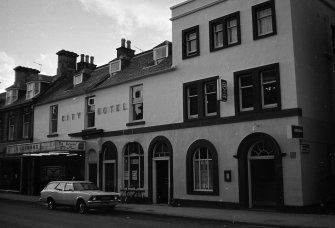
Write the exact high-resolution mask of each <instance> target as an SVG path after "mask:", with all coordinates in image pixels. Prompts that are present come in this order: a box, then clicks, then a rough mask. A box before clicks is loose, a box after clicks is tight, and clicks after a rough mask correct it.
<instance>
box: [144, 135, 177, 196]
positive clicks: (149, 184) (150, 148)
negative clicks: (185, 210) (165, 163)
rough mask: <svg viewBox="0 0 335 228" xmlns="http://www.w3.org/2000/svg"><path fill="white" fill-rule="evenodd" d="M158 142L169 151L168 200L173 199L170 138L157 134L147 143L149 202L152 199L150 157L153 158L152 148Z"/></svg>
mask: <svg viewBox="0 0 335 228" xmlns="http://www.w3.org/2000/svg"><path fill="white" fill-rule="evenodd" d="M158 142H163V143H165V144H166V145H167V147H168V149H169V152H170V158H169V159H170V161H169V162H170V189H169V191H170V195H169V197H170V202H171V200H172V199H173V147H172V144H171V142H170V140H169V139H168V138H166V137H165V136H157V137H155V138H154V139H153V140H152V141H151V142H150V145H149V149H148V198H149V199H150V200H151V202H152V201H153V178H152V173H153V170H152V158H153V154H154V148H155V145H156V143H158Z"/></svg>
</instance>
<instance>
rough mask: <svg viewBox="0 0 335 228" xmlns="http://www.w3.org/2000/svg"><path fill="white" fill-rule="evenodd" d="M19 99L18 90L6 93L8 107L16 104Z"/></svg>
mask: <svg viewBox="0 0 335 228" xmlns="http://www.w3.org/2000/svg"><path fill="white" fill-rule="evenodd" d="M17 98H18V90H17V89H12V90H8V91H7V92H6V105H10V104H12V103H14V102H15V101H16V100H17Z"/></svg>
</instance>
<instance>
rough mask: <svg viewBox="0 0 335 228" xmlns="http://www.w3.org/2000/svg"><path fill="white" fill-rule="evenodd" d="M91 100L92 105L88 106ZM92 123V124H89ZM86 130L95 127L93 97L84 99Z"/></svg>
mask: <svg viewBox="0 0 335 228" xmlns="http://www.w3.org/2000/svg"><path fill="white" fill-rule="evenodd" d="M90 100H93V101H94V102H93V105H92V104H90ZM91 121H92V122H91ZM85 122H86V128H94V127H95V96H90V97H86V121H85Z"/></svg>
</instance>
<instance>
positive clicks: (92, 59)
mask: <svg viewBox="0 0 335 228" xmlns="http://www.w3.org/2000/svg"><path fill="white" fill-rule="evenodd" d="M90 59H91V62H90V63H91V64H94V56H91V58H90Z"/></svg>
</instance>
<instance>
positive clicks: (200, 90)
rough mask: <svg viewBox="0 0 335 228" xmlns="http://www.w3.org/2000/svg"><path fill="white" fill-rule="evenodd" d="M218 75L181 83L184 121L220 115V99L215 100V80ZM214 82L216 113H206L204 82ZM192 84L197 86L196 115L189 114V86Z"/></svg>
mask: <svg viewBox="0 0 335 228" xmlns="http://www.w3.org/2000/svg"><path fill="white" fill-rule="evenodd" d="M218 79H219V76H214V77H210V78H205V79H200V80H196V81H192V82H187V83H184V84H183V103H184V121H194V120H202V119H211V118H218V117H220V107H221V104H220V101H218V100H217V93H218V91H217V80H218ZM212 82H215V84H216V86H215V89H216V96H215V99H216V113H206V110H207V106H206V103H205V101H206V94H205V90H206V84H208V83H212ZM192 86H196V88H197V106H198V113H197V115H193V116H191V115H189V113H190V102H189V93H188V91H189V88H190V87H192Z"/></svg>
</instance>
